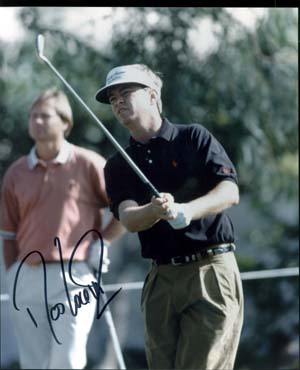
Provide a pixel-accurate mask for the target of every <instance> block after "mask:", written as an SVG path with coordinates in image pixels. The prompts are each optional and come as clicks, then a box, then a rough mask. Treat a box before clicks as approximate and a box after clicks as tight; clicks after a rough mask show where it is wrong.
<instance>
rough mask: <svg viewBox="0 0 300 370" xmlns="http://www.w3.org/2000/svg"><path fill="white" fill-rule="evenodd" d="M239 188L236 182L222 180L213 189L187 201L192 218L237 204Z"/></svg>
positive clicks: (215, 212)
mask: <svg viewBox="0 0 300 370" xmlns="http://www.w3.org/2000/svg"><path fill="white" fill-rule="evenodd" d="M238 202H239V190H238V187H237V185H236V184H234V183H233V182H231V181H222V182H221V183H219V184H218V185H217V186H216V187H215V188H214V189H213V190H211V191H210V192H209V193H207V194H206V195H204V196H203V197H200V198H197V199H195V200H192V201H191V202H188V203H187V206H188V207H189V211H190V214H191V216H192V220H198V219H200V218H201V217H205V216H208V215H213V214H217V213H220V212H222V211H224V210H225V209H227V208H229V207H231V206H233V205H234V204H238Z"/></svg>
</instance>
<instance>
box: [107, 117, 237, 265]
mask: <svg viewBox="0 0 300 370" xmlns="http://www.w3.org/2000/svg"><path fill="white" fill-rule="evenodd" d="M126 152H127V153H128V155H129V156H130V157H131V158H132V159H133V161H134V162H135V163H136V164H137V166H138V167H139V168H140V169H141V170H142V172H143V173H144V174H145V175H146V177H147V178H148V179H149V180H150V182H151V183H152V184H153V185H154V186H155V187H156V189H158V191H159V192H168V193H171V194H172V195H173V196H174V198H175V201H176V202H178V203H183V202H188V201H191V200H193V199H195V198H198V197H201V196H203V195H205V194H207V193H208V192H209V191H210V190H212V189H213V188H214V187H215V186H216V185H217V184H218V183H219V182H221V181H223V180H230V181H233V182H234V183H237V174H236V170H235V168H234V166H233V164H232V162H231V161H230V159H229V158H228V156H227V154H226V152H225V150H224V148H223V147H222V145H221V144H220V143H219V142H218V141H217V140H216V139H215V138H214V137H213V135H212V134H211V133H210V132H209V131H208V130H207V129H206V128H204V127H203V126H202V125H200V124H189V125H179V124H172V123H170V122H169V121H168V120H167V119H164V120H163V124H162V127H161V129H160V131H159V133H158V135H157V136H156V137H154V138H152V139H150V141H149V142H147V143H146V144H141V143H138V142H136V141H135V140H134V139H133V138H130V145H129V146H128V147H127V148H126ZM104 173H105V180H106V188H107V193H108V196H109V199H110V208H111V210H112V212H113V214H114V216H115V217H116V218H118V219H119V214H118V207H119V204H120V203H121V202H122V201H124V200H134V201H136V202H137V203H138V204H139V205H144V204H146V203H149V202H150V200H151V197H152V195H153V194H152V193H151V190H150V189H148V188H147V186H146V185H145V184H144V183H143V182H142V181H141V180H140V179H139V177H138V176H137V175H136V173H135V172H134V171H133V170H132V169H131V167H130V166H129V165H128V164H127V163H126V161H125V160H124V158H123V157H122V156H121V155H120V154H119V153H117V154H115V155H114V156H113V157H111V158H110V159H109V160H108V161H107V163H106V166H105V169H104ZM138 236H139V239H140V242H141V246H142V256H143V257H144V258H158V257H161V258H168V257H175V256H180V255H188V254H192V253H195V252H196V251H199V250H201V249H203V248H206V247H209V246H210V245H213V244H219V243H227V242H234V230H233V225H232V222H231V220H230V218H229V216H228V215H226V213H225V212H222V213H218V214H216V215H212V216H208V217H203V218H201V219H200V220H196V221H192V222H191V223H190V225H189V226H187V227H185V228H183V229H179V230H175V229H173V228H172V226H171V225H170V224H169V223H168V222H167V221H164V220H160V221H159V222H157V223H156V224H155V225H153V226H152V227H151V228H150V229H148V230H145V231H141V232H139V233H138Z"/></svg>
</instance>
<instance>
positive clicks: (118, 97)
mask: <svg viewBox="0 0 300 370" xmlns="http://www.w3.org/2000/svg"><path fill="white" fill-rule="evenodd" d="M124 101H125V99H124V96H123V95H122V94H120V95H118V96H117V97H116V105H118V104H120V103H124Z"/></svg>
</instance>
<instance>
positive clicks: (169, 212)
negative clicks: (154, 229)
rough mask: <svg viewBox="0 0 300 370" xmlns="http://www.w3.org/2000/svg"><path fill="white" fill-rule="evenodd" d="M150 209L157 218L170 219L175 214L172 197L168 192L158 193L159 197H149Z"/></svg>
mask: <svg viewBox="0 0 300 370" xmlns="http://www.w3.org/2000/svg"><path fill="white" fill-rule="evenodd" d="M151 206H152V211H153V212H154V214H155V216H156V217H157V218H161V219H163V220H166V221H168V220H172V219H174V218H175V217H176V216H177V212H176V209H175V208H174V197H173V195H172V194H169V193H160V197H159V198H158V197H155V196H153V197H152V199H151Z"/></svg>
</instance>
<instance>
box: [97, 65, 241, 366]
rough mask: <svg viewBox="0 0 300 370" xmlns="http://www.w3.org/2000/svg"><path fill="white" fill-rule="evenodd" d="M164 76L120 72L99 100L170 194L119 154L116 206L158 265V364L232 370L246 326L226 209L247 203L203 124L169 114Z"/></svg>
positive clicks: (113, 165)
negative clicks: (142, 177) (163, 92)
mask: <svg viewBox="0 0 300 370" xmlns="http://www.w3.org/2000/svg"><path fill="white" fill-rule="evenodd" d="M161 88H162V80H161V79H160V77H159V76H158V75H157V74H156V73H154V72H153V71H151V70H150V69H149V68H148V67H147V66H145V65H141V64H132V65H124V66H119V67H116V68H113V69H112V70H111V71H110V72H109V73H108V75H107V79H106V84H105V86H104V87H102V88H101V89H100V90H98V92H97V94H96V99H97V100H98V101H99V102H101V103H105V104H110V105H111V108H112V111H113V113H114V115H115V116H116V118H117V119H118V121H119V122H120V124H121V125H123V126H124V127H126V128H127V129H128V130H129V132H130V135H131V138H130V143H129V146H128V147H127V148H126V153H127V154H128V155H129V156H130V158H132V160H133V161H134V163H135V164H136V165H137V166H138V167H139V168H140V169H141V171H142V172H143V173H144V174H145V176H146V177H147V178H148V179H149V180H150V182H151V183H153V184H155V186H156V187H157V189H159V190H160V191H161V193H160V194H159V196H157V195H156V196H153V192H151V189H149V187H147V186H145V183H143V182H142V181H141V180H140V178H139V177H138V176H137V174H136V173H135V172H134V171H132V169H131V168H130V166H129V165H128V163H127V162H126V160H125V159H124V157H123V156H122V155H120V153H116V154H115V155H114V156H113V157H111V158H110V159H109V160H108V162H107V164H106V166H105V179H106V186H107V192H108V196H109V198H110V207H111V210H112V212H113V214H114V215H115V217H116V218H118V219H119V220H120V221H121V223H122V224H123V225H124V226H125V227H126V228H127V229H128V230H129V231H131V232H138V236H139V239H140V242H141V247H142V249H141V253H142V257H143V258H147V259H149V260H150V261H151V269H150V271H149V273H148V275H147V277H146V279H145V284H144V287H143V292H142V299H141V304H142V311H143V315H144V321H145V344H146V355H147V361H148V365H149V368H151V369H159V368H160V369H203V370H206V369H209V370H222V369H224V370H225V369H226V370H231V369H233V366H234V361H235V357H236V352H237V347H238V343H239V339H240V333H241V328H242V322H243V292H242V285H241V279H240V273H239V269H238V266H237V263H236V259H235V255H234V250H235V245H234V241H235V236H234V230H233V225H232V222H231V220H230V218H229V216H228V215H226V213H225V212H224V210H225V209H227V208H229V207H231V206H233V205H235V204H237V203H238V202H239V191H238V186H237V174H236V170H235V168H234V165H233V164H232V162H231V160H230V159H229V157H228V155H227V154H226V152H225V150H224V148H223V147H222V145H221V144H220V143H219V142H218V141H217V140H216V138H215V137H214V136H213V135H212V134H211V133H210V132H209V131H208V130H207V129H206V128H205V127H203V126H202V125H200V124H185V125H182V124H181V125H179V124H173V123H171V122H170V121H169V120H168V119H167V118H165V117H163V116H162V101H161Z"/></svg>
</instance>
